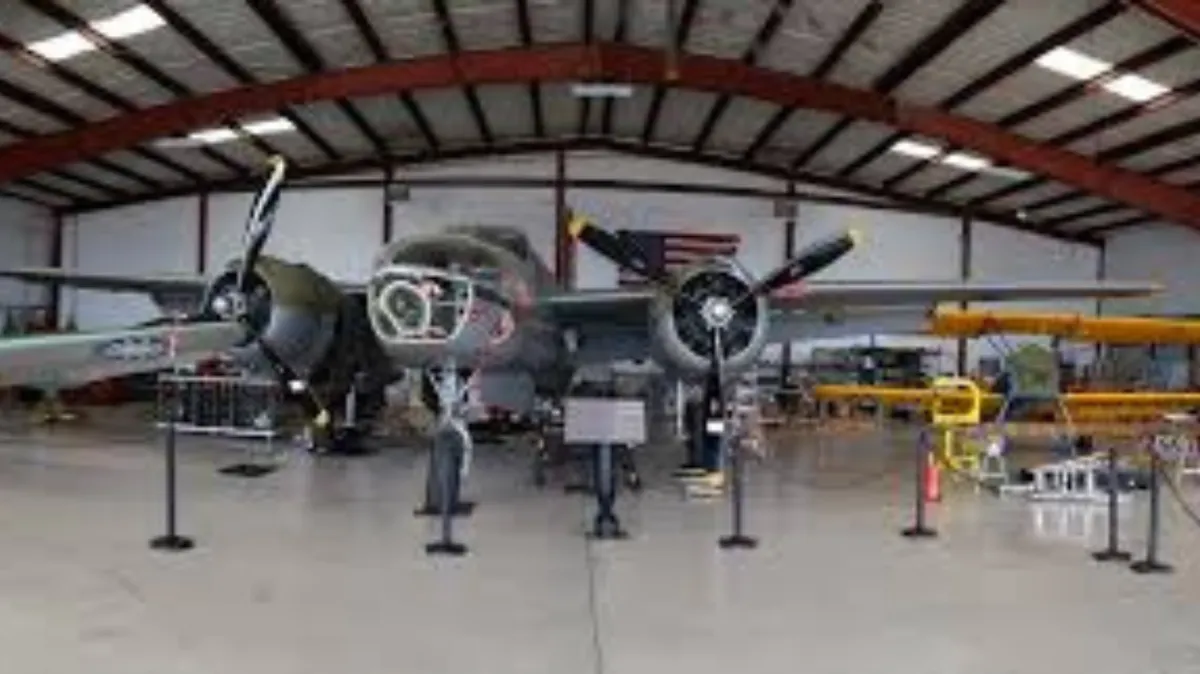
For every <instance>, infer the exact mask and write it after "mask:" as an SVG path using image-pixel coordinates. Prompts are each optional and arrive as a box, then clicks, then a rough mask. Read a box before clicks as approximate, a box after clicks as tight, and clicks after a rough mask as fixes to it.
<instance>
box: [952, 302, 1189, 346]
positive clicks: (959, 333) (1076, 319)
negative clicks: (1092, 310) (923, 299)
mask: <svg viewBox="0 0 1200 674" xmlns="http://www.w3.org/2000/svg"><path fill="white" fill-rule="evenodd" d="M930 332H932V333H933V334H935V335H938V336H941V337H978V336H981V335H988V334H999V333H1005V334H1024V335H1049V336H1053V337H1062V338H1064V339H1070V340H1072V341H1080V342H1101V343H1107V344H1200V321H1190V320H1177V319H1164V318H1135V317H1125V316H1122V317H1109V318H1097V317H1093V316H1084V315H1082V314H1053V313H1030V312H1019V311H1012V312H1005V311H956V310H938V311H935V312H934V313H933V315H932V317H931V320H930Z"/></svg>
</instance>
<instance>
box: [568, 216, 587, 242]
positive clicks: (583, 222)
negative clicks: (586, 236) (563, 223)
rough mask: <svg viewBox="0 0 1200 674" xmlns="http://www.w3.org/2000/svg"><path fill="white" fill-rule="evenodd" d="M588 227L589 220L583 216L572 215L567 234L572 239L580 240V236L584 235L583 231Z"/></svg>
mask: <svg viewBox="0 0 1200 674" xmlns="http://www.w3.org/2000/svg"><path fill="white" fill-rule="evenodd" d="M585 227H587V218H585V217H583V216H582V215H572V216H571V219H570V220H568V221H567V233H568V234H570V235H571V238H572V239H578V238H579V235H580V234H583V229H584V228H585Z"/></svg>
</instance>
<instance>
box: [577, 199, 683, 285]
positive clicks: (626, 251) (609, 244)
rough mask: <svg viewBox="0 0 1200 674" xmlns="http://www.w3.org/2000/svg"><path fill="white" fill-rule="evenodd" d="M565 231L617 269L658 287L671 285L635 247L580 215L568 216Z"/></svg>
mask: <svg viewBox="0 0 1200 674" xmlns="http://www.w3.org/2000/svg"><path fill="white" fill-rule="evenodd" d="M567 231H568V232H569V233H570V235H571V238H572V239H576V240H578V241H582V242H583V243H584V245H586V246H587V247H588V248H591V249H592V250H594V251H596V252H597V253H599V254H600V255H603V256H604V257H605V259H607V260H609V261H610V262H612V263H613V264H615V265H617V266H618V267H621V268H622V269H625V270H628V271H631V272H634V273H635V274H637V275H639V276H641V277H642V278H645V279H647V280H649V281H653V282H654V283H657V284H659V285H669V284H670V283H671V277H670V276H668V275H667V273H666V272H665V271H664V270H662V269H656V268H652V267H651V266H650V263H649V262H648V261H647V260H646V255H645V254H644V253H643V252H642V251H641V250H639V249H638V248H637V246H635V245H633V244H631V243H630V242H629V241H628V240H626V239H623V238H621V237H619V236H617V235H616V234H613V233H612V232H609V231H607V230H605V229H602V228H600V227H598V226H596V225H595V224H593V223H592V222H591V221H589V220H588V219H587V218H585V217H583V216H582V215H577V214H575V213H571V214H570V215H569V219H568V221H567Z"/></svg>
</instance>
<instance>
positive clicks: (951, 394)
mask: <svg viewBox="0 0 1200 674" xmlns="http://www.w3.org/2000/svg"><path fill="white" fill-rule="evenodd" d="M812 392H813V397H815V398H817V399H818V400H854V399H868V400H876V401H879V402H881V403H887V404H897V403H928V402H929V401H930V400H932V399H933V389H930V388H907V387H900V386H896V387H891V386H862V385H857V384H821V385H818V386H814V387H813V391H812ZM938 397H939V398H941V399H943V400H952V401H955V402H960V401H961V402H964V403H966V402H970V400H971V394H970V393H968V392H967V391H941V392H939V393H938ZM982 398H983V403H984V404H985V405H987V404H999V403H1000V401H1001V400H1003V399H1002V398H1001V397H1000V396H999V395H997V394H995V393H985V394H983V396H982Z"/></svg>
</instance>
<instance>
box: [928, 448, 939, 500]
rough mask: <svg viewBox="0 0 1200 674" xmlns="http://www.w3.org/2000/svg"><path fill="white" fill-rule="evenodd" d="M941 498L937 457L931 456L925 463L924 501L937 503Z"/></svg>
mask: <svg viewBox="0 0 1200 674" xmlns="http://www.w3.org/2000/svg"><path fill="white" fill-rule="evenodd" d="M941 500H942V471H941V469H940V468H938V464H937V459H935V458H933V457H932V456H931V457H929V461H928V462H927V463H926V464H925V502H926V503H937V502H939V501H941Z"/></svg>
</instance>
